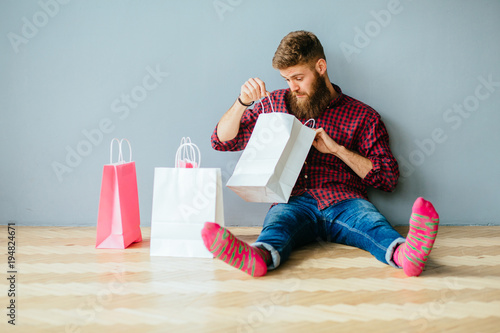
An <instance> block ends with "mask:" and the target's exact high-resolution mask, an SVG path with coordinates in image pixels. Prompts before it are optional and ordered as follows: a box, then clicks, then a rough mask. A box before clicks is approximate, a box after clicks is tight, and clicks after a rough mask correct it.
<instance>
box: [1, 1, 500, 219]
mask: <svg viewBox="0 0 500 333" xmlns="http://www.w3.org/2000/svg"><path fill="white" fill-rule="evenodd" d="M499 17H500V1H498V0H480V1H465V0H460V1H457V0H440V1H430V0H426V1H411V0H400V1H394V0H383V1H359V0H358V1H352V0H342V1H319V0H313V1H308V2H305V1H285V0H280V1H264V0H259V1H249V0H247V1H244V0H215V1H212V0H209V1H196V0H191V1H180V0H179V1H159V0H158V1H113V0H112V1H101V0H90V1H77V0H73V1H68V0H64V1H63V0H59V1H56V0H41V1H17V0H2V1H1V2H0V36H2V38H1V39H0V50H1V53H0V71H1V72H0V73H1V75H0V110H1V111H0V112H1V118H0V156H1V157H2V163H1V164H0V223H1V224H6V223H7V222H9V221H16V222H17V223H18V224H19V225H21V224H22V225H63V226H75V225H89V226H91V225H95V223H96V219H97V208H98V203H99V192H100V185H101V177H102V167H103V165H104V164H106V163H108V160H109V142H110V140H111V139H112V138H113V137H118V138H122V137H125V138H128V139H129V140H130V141H131V143H132V146H133V157H134V160H135V161H136V165H137V176H138V186H139V199H140V209H141V219H142V225H143V226H148V225H150V218H151V201H152V188H153V170H154V167H156V166H173V158H174V154H175V150H176V147H177V146H178V143H179V141H180V138H181V137H182V136H190V137H191V138H192V140H193V141H194V142H195V143H197V144H198V145H199V147H200V149H201V150H202V153H203V166H204V167H220V168H221V169H222V173H223V182H224V183H225V182H226V181H227V179H228V176H229V175H230V174H231V171H232V169H233V168H234V165H235V162H236V161H237V159H238V156H239V153H220V152H216V151H213V150H212V149H211V147H210V135H211V133H212V130H213V129H214V127H215V125H216V123H217V121H218V120H219V118H220V116H221V115H222V114H223V113H224V112H225V111H226V110H227V108H228V107H229V106H230V105H231V104H232V103H233V101H234V100H235V98H236V97H237V95H238V93H239V88H240V86H241V84H242V83H243V82H244V81H245V80H247V79H248V78H249V77H253V76H258V77H260V78H261V79H263V80H264V81H265V82H266V83H267V85H268V87H269V89H271V90H274V89H279V88H284V87H286V83H285V81H283V79H282V78H281V77H280V76H279V74H278V73H277V72H276V71H275V70H273V69H272V67H271V58H272V56H273V54H274V51H275V49H276V47H277V45H278V43H279V41H280V40H281V38H282V37H283V36H284V35H285V34H287V33H288V32H290V31H292V30H300V29H305V30H310V31H313V32H315V33H316V34H317V35H318V37H319V38H320V40H321V41H322V43H323V45H324V47H325V51H326V53H327V58H328V66H329V74H330V78H331V79H332V81H334V82H335V83H337V84H339V85H340V86H341V87H342V89H343V91H344V92H345V93H347V94H348V95H351V96H353V97H355V98H358V99H360V100H362V101H364V102H365V103H368V104H370V105H371V106H373V107H374V108H376V109H377V110H378V111H379V112H380V114H381V115H382V117H383V119H384V121H385V122H386V125H387V127H388V129H389V132H390V135H391V139H392V148H393V152H394V154H395V155H396V157H397V158H398V160H399V162H400V164H401V173H402V177H401V181H400V184H399V185H398V188H397V190H396V191H395V192H394V193H382V192H380V191H376V190H373V191H371V192H370V195H371V199H372V200H373V201H374V203H375V204H376V205H377V206H378V207H379V208H380V210H381V211H382V212H383V213H384V214H386V216H387V217H388V218H389V220H390V221H391V222H392V223H393V224H394V225H401V224H403V225H404V224H407V221H408V217H409V212H410V209H411V205H412V203H413V201H414V199H415V198H416V197H417V196H424V197H426V198H428V199H430V200H432V201H433V202H434V204H435V206H436V207H437V209H438V211H439V213H440V214H441V219H442V223H443V224H457V225H470V224H482V225H487V224H499V222H500V221H499V219H498V216H500V204H499V191H500V190H499V185H500V173H499V172H498V170H499V168H498V165H499V164H500V157H499V155H498V152H499V148H498V144H499V142H500V140H499V139H500V131H499V125H500V113H499V108H500V66H499V65H500V64H499V60H500V43H499V39H498V31H500V20H499ZM151 73H154V75H152V74H151ZM89 137H90V138H89ZM75 151H76V153H75ZM71 152H73V153H71ZM75 154H78V156H76V155H75ZM224 204H225V217H226V223H227V224H228V225H247V226H250V225H252V226H258V225H261V223H262V219H263V216H264V214H265V213H266V211H267V209H268V207H269V205H267V204H253V203H246V202H244V201H243V200H241V199H240V198H239V197H238V196H236V195H235V194H233V193H232V192H231V191H230V190H228V189H224Z"/></svg>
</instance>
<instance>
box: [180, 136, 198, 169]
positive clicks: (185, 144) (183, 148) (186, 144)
mask: <svg viewBox="0 0 500 333" xmlns="http://www.w3.org/2000/svg"><path fill="white" fill-rule="evenodd" d="M196 153H198V154H196ZM182 160H186V161H188V162H191V163H192V164H193V167H194V168H199V167H200V164H201V152H200V149H199V148H198V146H197V145H195V144H194V143H192V142H191V138H190V137H183V138H182V139H181V144H180V145H179V148H177V152H176V153H175V167H176V168H178V167H179V164H180V163H179V162H180V161H182Z"/></svg>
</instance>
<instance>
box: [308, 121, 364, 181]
mask: <svg viewBox="0 0 500 333" xmlns="http://www.w3.org/2000/svg"><path fill="white" fill-rule="evenodd" d="M313 146H314V148H316V149H317V150H318V151H319V152H321V153H323V154H332V155H334V156H336V157H338V158H340V159H341V160H342V161H343V162H344V163H345V164H347V166H349V167H350V168H351V169H352V170H353V171H354V172H355V173H356V174H357V175H358V176H359V177H360V178H361V179H364V178H365V177H366V175H367V174H368V173H369V172H370V171H371V170H372V168H373V163H372V161H370V160H369V159H368V158H366V157H364V156H361V155H359V154H357V153H355V152H353V151H350V150H349V149H347V148H346V147H344V146H341V145H339V144H338V143H337V142H335V140H333V139H332V138H331V137H330V136H329V135H328V134H327V133H326V132H325V130H324V129H323V128H319V129H317V130H316V137H315V138H314V141H313Z"/></svg>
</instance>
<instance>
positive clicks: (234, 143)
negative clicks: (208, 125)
mask: <svg viewBox="0 0 500 333" xmlns="http://www.w3.org/2000/svg"><path fill="white" fill-rule="evenodd" d="M261 112H262V107H261V104H258V105H255V106H254V108H253V109H246V110H245V112H244V113H243V116H242V117H241V122H240V129H239V131H238V134H237V135H236V137H235V138H234V139H232V140H229V141H224V142H222V141H220V140H219V137H218V135H217V127H218V126H219V124H217V126H215V129H214V131H213V133H212V137H211V141H212V148H213V149H215V150H219V151H239V150H243V149H245V147H246V145H247V143H248V140H250V136H251V135H252V131H253V129H254V127H255V123H256V122H257V118H258V117H259V114H260V113H261Z"/></svg>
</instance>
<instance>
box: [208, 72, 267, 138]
mask: <svg viewBox="0 0 500 333" xmlns="http://www.w3.org/2000/svg"><path fill="white" fill-rule="evenodd" d="M267 94H269V93H268V92H267V90H266V85H265V83H264V82H263V81H262V80H260V79H259V78H252V79H249V80H248V81H247V82H245V83H244V84H243V85H242V86H241V91H240V96H239V99H240V100H241V102H242V103H244V104H251V103H253V102H254V101H256V100H258V99H260V98H262V97H264V96H266V95H267ZM246 108H247V107H246V106H244V105H243V104H241V103H240V102H239V101H238V100H236V102H234V104H233V106H231V108H229V110H227V111H226V113H225V114H224V115H223V116H222V118H221V119H220V121H219V124H218V125H217V137H218V138H219V140H220V141H221V142H225V141H229V140H232V139H234V138H235V137H236V135H238V131H239V129H240V122H241V117H242V116H243V113H244V112H245V110H246Z"/></svg>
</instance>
